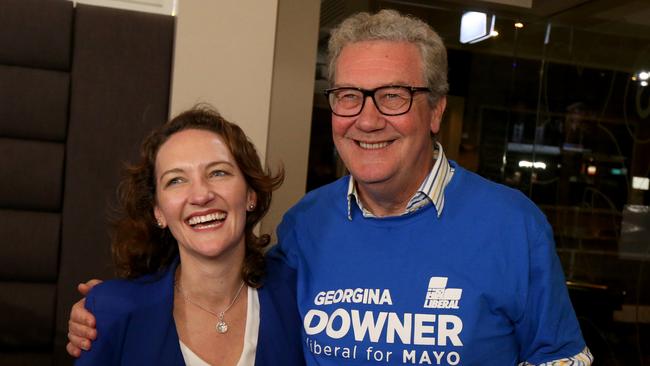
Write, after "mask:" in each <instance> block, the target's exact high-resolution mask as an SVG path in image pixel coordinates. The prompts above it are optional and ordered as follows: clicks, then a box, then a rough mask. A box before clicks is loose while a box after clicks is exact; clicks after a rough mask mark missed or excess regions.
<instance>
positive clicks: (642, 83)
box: [640, 80, 648, 86]
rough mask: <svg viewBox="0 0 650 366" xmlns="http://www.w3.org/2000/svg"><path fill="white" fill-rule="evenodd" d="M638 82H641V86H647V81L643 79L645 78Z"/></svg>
mask: <svg viewBox="0 0 650 366" xmlns="http://www.w3.org/2000/svg"><path fill="white" fill-rule="evenodd" d="M640 84H641V86H648V82H647V81H645V80H643V81H642V82H641V83H640Z"/></svg>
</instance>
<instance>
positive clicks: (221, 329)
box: [174, 281, 244, 334]
mask: <svg viewBox="0 0 650 366" xmlns="http://www.w3.org/2000/svg"><path fill="white" fill-rule="evenodd" d="M174 287H176V289H177V290H178V292H179V293H180V294H181V295H183V299H185V301H187V302H189V303H190V304H192V305H194V306H196V307H197V308H199V309H201V310H203V311H205V312H207V313H210V314H212V315H214V316H216V317H217V319H219V321H218V322H217V325H216V326H215V328H216V329H217V333H220V334H224V333H226V332H227V331H228V323H226V320H225V319H224V315H226V312H227V311H228V310H230V308H231V307H232V306H233V305H234V304H235V301H237V299H238V298H239V294H240V293H241V289H242V288H244V281H241V285H240V286H239V289H238V290H237V294H235V298H233V299H232V301H231V302H230V305H228V307H227V308H225V309H224V310H223V311H220V312H218V313H215V312H214V311H212V310H210V309H207V308H204V307H203V306H201V305H200V304H197V303H195V302H194V301H192V300H191V299H190V298H189V297H188V296H187V295H186V294H185V292H183V289H182V288H181V285H180V284H179V283H178V282H175V283H174Z"/></svg>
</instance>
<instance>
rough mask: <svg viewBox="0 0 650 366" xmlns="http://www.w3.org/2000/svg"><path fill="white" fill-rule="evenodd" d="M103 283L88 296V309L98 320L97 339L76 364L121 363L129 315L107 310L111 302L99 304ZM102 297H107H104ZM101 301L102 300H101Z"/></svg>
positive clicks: (83, 352) (82, 353)
mask: <svg viewBox="0 0 650 366" xmlns="http://www.w3.org/2000/svg"><path fill="white" fill-rule="evenodd" d="M102 287H103V286H102V284H100V285H97V286H96V287H95V288H93V289H92V290H91V291H90V293H89V294H88V296H87V297H86V305H85V307H86V309H87V310H88V311H90V312H91V313H92V314H93V315H94V316H95V319H96V321H97V339H95V340H94V341H93V343H92V346H91V348H90V350H89V351H82V352H81V356H80V357H79V358H78V359H77V361H76V362H75V365H119V364H120V357H121V354H122V351H121V343H122V342H121V340H122V339H123V338H124V337H123V332H124V330H125V329H126V324H127V319H126V318H127V316H125V315H124V314H122V313H113V312H110V311H107V309H110V308H111V304H106V303H102V304H98V297H99V296H98V293H100V292H101V291H102ZM102 299H107V298H106V297H102ZM100 301H101V300H100Z"/></svg>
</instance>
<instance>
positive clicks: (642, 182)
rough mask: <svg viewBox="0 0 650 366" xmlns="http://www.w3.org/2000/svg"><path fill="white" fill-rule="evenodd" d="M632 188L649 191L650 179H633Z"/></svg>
mask: <svg viewBox="0 0 650 366" xmlns="http://www.w3.org/2000/svg"><path fill="white" fill-rule="evenodd" d="M632 188H634V189H639V190H642V191H647V190H648V189H650V179H648V178H646V177H632Z"/></svg>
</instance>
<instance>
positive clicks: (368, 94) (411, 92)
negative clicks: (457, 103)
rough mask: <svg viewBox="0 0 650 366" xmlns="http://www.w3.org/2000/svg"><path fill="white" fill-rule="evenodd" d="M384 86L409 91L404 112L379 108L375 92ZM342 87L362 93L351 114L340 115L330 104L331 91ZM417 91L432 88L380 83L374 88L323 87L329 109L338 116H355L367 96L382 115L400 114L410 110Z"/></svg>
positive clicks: (360, 110)
mask: <svg viewBox="0 0 650 366" xmlns="http://www.w3.org/2000/svg"><path fill="white" fill-rule="evenodd" d="M385 88H404V89H406V90H407V91H408V92H409V95H410V99H409V106H408V108H407V109H406V110H405V111H404V112H400V113H384V111H382V110H381V107H380V106H379V105H378V104H377V101H376V100H375V93H376V92H377V90H380V89H385ZM343 89H351V90H357V91H360V92H361V94H362V95H363V99H362V101H361V108H359V112H357V113H355V114H351V115H342V114H338V113H336V112H334V107H333V106H332V102H331V100H330V94H332V93H333V92H335V91H337V90H343ZM417 92H428V93H431V92H432V90H431V88H428V87H426V86H408V85H382V86H380V87H377V88H374V89H363V88H357V87H353V86H341V87H337V88H330V89H325V90H324V94H325V97H327V105H329V107H330V111H331V112H332V113H333V114H334V115H336V116H339V117H356V116H358V115H360V114H361V112H362V111H363V107H365V106H366V99H368V97H370V99H372V102H373V103H374V104H375V108H377V111H379V113H381V114H383V115H384V116H391V117H392V116H401V115H403V114H406V113H408V112H409V111H410V110H411V107H412V106H413V96H414V94H415V93H417Z"/></svg>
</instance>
